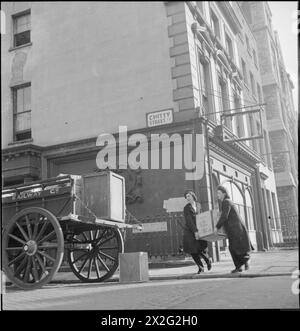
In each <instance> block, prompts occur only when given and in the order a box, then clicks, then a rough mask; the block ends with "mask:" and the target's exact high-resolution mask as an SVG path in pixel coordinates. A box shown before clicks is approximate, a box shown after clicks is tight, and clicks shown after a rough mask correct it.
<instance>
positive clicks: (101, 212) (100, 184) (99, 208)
mask: <svg viewBox="0 0 300 331" xmlns="http://www.w3.org/2000/svg"><path fill="white" fill-rule="evenodd" d="M78 182H79V183H80V184H79V188H80V185H81V187H82V190H81V195H82V198H81V200H82V201H83V203H84V205H86V206H87V207H88V208H89V209H90V210H91V211H92V212H93V213H94V214H95V215H96V216H97V217H98V218H101V219H107V220H112V221H116V222H125V179H124V177H122V176H119V175H117V174H115V173H113V172H111V171H105V172H101V173H94V174H88V175H83V176H82V182H80V181H78ZM79 188H78V189H79ZM79 191H80V190H79ZM77 204H78V203H77ZM78 208H79V207H78V205H77V209H76V210H78ZM80 208H81V213H80V214H81V215H84V216H91V214H90V213H89V212H88V211H87V209H86V208H84V207H83V205H82V204H81V206H80Z"/></svg>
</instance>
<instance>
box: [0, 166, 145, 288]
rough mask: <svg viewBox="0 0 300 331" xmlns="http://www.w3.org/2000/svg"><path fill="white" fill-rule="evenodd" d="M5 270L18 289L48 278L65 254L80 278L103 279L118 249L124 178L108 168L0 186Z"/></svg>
mask: <svg viewBox="0 0 300 331" xmlns="http://www.w3.org/2000/svg"><path fill="white" fill-rule="evenodd" d="M2 217H3V219H2V220H3V221H2V225H3V232H2V256H3V269H4V272H5V274H6V276H7V277H8V278H9V279H10V280H11V281H12V282H13V283H14V284H15V285H17V286H18V287H20V288H22V289H36V288H40V287H42V286H43V285H45V284H47V283H48V282H50V281H51V279H52V278H53V277H54V276H55V274H56V272H57V271H58V269H59V268H60V266H61V263H62V261H63V257H64V254H65V257H66V260H67V261H68V264H69V266H70V268H71V270H72V271H73V273H74V274H75V275H76V276H77V277H78V278H79V279H80V280H81V281H83V282H101V281H104V280H107V279H109V278H110V277H111V276H112V275H113V274H114V272H115V271H116V269H117V268H118V264H119V258H118V255H119V253H122V252H124V242H123V237H122V233H121V231H124V230H125V229H126V228H132V227H139V226H138V225H135V224H133V225H130V224H126V223H125V181H124V178H123V177H121V176H119V175H116V174H115V173H112V172H101V173H94V174H90V175H84V176H73V175H63V176H58V177H55V178H50V179H47V180H42V181H38V182H32V183H29V184H27V185H25V184H23V185H17V186H14V187H10V188H7V189H5V190H3V191H2Z"/></svg>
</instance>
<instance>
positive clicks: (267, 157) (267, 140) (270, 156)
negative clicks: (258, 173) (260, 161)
mask: <svg viewBox="0 0 300 331" xmlns="http://www.w3.org/2000/svg"><path fill="white" fill-rule="evenodd" d="M264 142H265V151H266V153H267V154H266V160H267V164H268V166H269V167H272V155H271V153H270V146H269V136H268V134H267V131H266V130H264Z"/></svg>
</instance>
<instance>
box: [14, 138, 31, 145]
mask: <svg viewBox="0 0 300 331" xmlns="http://www.w3.org/2000/svg"><path fill="white" fill-rule="evenodd" d="M31 142H33V139H32V138H30V139H24V140H20V141H14V142H12V143H8V146H16V145H23V144H27V143H31Z"/></svg>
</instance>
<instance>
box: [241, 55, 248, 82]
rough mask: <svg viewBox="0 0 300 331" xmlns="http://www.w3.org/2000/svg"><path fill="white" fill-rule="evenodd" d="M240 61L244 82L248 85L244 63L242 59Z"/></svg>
mask: <svg viewBox="0 0 300 331" xmlns="http://www.w3.org/2000/svg"><path fill="white" fill-rule="evenodd" d="M241 60H242V70H243V76H244V82H245V84H247V85H248V76H247V69H246V63H245V61H244V60H243V59H241Z"/></svg>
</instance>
